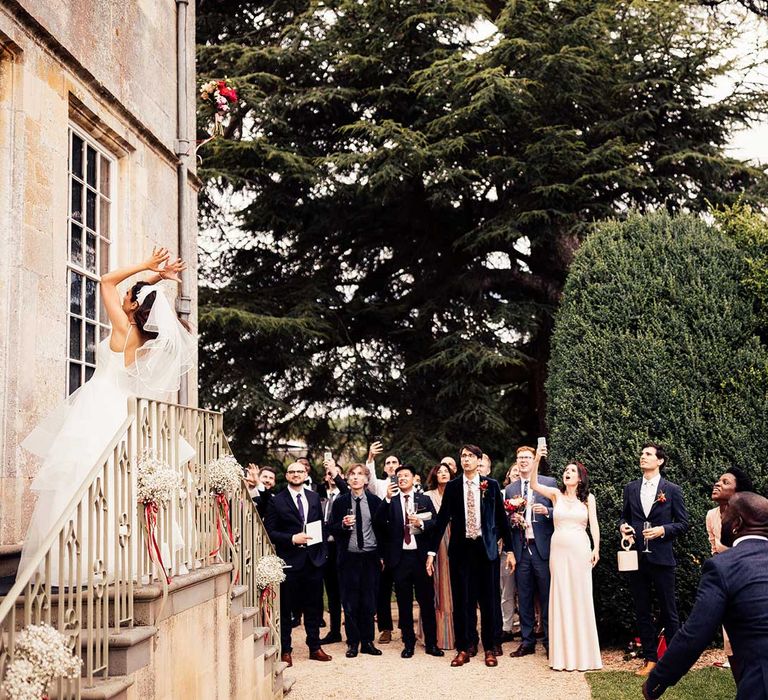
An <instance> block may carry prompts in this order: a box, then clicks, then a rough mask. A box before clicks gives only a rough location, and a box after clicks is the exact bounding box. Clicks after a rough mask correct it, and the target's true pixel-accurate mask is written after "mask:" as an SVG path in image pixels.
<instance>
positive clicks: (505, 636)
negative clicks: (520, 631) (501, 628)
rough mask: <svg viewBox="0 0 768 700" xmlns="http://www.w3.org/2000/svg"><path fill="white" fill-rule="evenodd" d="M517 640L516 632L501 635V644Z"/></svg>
mask: <svg viewBox="0 0 768 700" xmlns="http://www.w3.org/2000/svg"><path fill="white" fill-rule="evenodd" d="M514 638H515V633H514V632H502V633H501V643H502V644H506V643H507V642H511V641H512V640H513V639H514Z"/></svg>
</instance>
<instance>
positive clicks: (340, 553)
mask: <svg viewBox="0 0 768 700" xmlns="http://www.w3.org/2000/svg"><path fill="white" fill-rule="evenodd" d="M363 493H364V494H365V498H366V500H367V501H368V510H370V512H371V525H372V527H373V534H374V535H376V551H377V552H378V553H379V556H381V554H382V550H381V539H382V538H381V532H380V530H379V528H378V526H377V525H376V513H377V511H378V510H379V508H380V507H381V499H380V498H379V497H378V496H375V495H374V494H372V493H371V492H370V491H368V490H367V489H366V490H365V491H364V492H363ZM350 508H352V491H349V490H347V492H346V493H342V494H340V495H338V496H336V500H334V502H333V508H331V519H330V520H329V521H328V532H329V534H331V535H333V539H334V540H335V542H336V561H337V562H338V563H339V565H343V564H344V562H345V561H346V560H347V557H348V556H350V555H349V538H350V537H352V533H353V532H355V529H354V528H352V529H348V528H346V527H344V525H342V523H341V521H342V520H343V519H344V516H345V515H346V514H347V511H348V510H349V509H350ZM353 556H354V555H353Z"/></svg>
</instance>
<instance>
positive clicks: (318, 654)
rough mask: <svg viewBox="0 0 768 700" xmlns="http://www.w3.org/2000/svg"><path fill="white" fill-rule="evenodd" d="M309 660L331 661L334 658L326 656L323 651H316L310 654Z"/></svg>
mask: <svg viewBox="0 0 768 700" xmlns="http://www.w3.org/2000/svg"><path fill="white" fill-rule="evenodd" d="M309 658H310V659H312V661H330V660H331V659H332V658H333V657H332V656H330V655H329V654H326V653H325V652H324V651H323V650H322V649H316V650H315V651H310V652H309Z"/></svg>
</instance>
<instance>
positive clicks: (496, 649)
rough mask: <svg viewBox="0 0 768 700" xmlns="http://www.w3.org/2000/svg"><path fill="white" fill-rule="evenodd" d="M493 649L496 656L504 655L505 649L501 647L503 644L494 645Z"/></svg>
mask: <svg viewBox="0 0 768 700" xmlns="http://www.w3.org/2000/svg"><path fill="white" fill-rule="evenodd" d="M491 651H492V652H493V654H494V656H503V655H504V650H503V649H502V648H501V644H497V645H496V646H495V647H493V649H491Z"/></svg>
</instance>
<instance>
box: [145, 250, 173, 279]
mask: <svg viewBox="0 0 768 700" xmlns="http://www.w3.org/2000/svg"><path fill="white" fill-rule="evenodd" d="M170 256H171V254H170V252H168V248H163V247H160V248H156V247H154V246H153V247H152V255H151V256H150V257H149V258H148V259H147V260H146V261H145V263H144V268H145V269H146V270H151V271H152V272H157V273H158V274H159V273H160V270H161V268H162V266H163V263H167V262H168V258H169V257H170Z"/></svg>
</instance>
